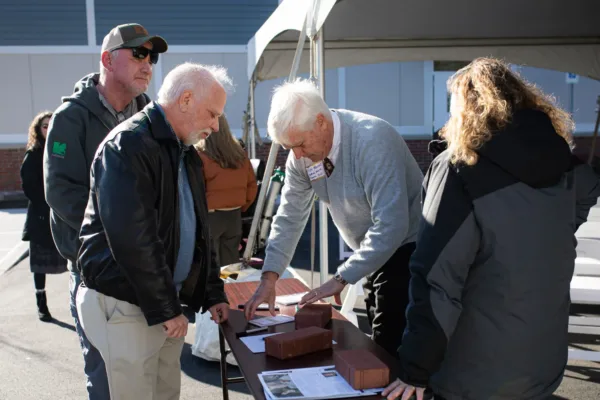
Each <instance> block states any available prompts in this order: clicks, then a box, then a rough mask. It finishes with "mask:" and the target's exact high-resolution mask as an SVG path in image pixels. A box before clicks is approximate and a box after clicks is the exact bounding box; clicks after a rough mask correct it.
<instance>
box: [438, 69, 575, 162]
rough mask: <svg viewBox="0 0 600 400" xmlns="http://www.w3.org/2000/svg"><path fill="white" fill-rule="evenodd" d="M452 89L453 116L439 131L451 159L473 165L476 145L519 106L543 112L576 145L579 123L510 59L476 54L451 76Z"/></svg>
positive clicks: (570, 143)
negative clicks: (509, 63) (529, 80)
mask: <svg viewBox="0 0 600 400" xmlns="http://www.w3.org/2000/svg"><path fill="white" fill-rule="evenodd" d="M448 91H449V92H450V93H451V94H452V103H453V104H452V106H451V112H450V119H449V120H448V122H447V123H446V125H445V126H444V127H443V128H442V129H441V131H440V137H442V138H444V139H445V140H446V141H447V142H448V151H449V152H450V154H451V158H450V160H451V162H452V163H453V164H457V163H464V164H467V165H475V164H476V163H477V160H478V155H477V150H478V149H479V148H481V146H483V145H484V144H485V143H486V142H487V141H489V140H490V139H491V138H492V134H493V132H496V131H498V130H500V129H502V128H503V127H505V126H506V125H507V124H509V123H510V122H511V120H512V116H513V114H514V113H515V112H516V111H518V110H523V109H534V110H539V111H542V112H544V113H545V114H546V115H548V117H549V118H550V120H551V121H552V125H553V126H554V129H555V130H556V133H558V134H559V135H560V136H562V137H563V138H564V139H565V141H567V143H568V144H569V145H570V146H571V147H573V136H572V132H573V130H574V128H575V123H574V122H573V119H572V118H571V115H570V114H569V113H568V112H566V111H564V110H563V109H561V108H560V107H559V106H558V105H557V103H556V100H555V99H554V97H552V96H550V95H547V94H545V93H543V92H542V91H541V90H540V89H539V88H537V87H536V86H535V85H533V84H531V83H529V82H527V81H526V80H524V79H523V78H521V77H520V76H519V74H518V73H516V72H514V71H512V70H511V68H510V67H509V65H508V64H507V63H505V62H503V61H500V60H498V59H494V58H477V59H475V60H474V61H473V62H471V63H470V64H469V65H467V66H466V67H464V68H462V69H460V70H459V71H457V72H456V73H455V74H454V75H453V76H452V78H450V80H449V82H448Z"/></svg>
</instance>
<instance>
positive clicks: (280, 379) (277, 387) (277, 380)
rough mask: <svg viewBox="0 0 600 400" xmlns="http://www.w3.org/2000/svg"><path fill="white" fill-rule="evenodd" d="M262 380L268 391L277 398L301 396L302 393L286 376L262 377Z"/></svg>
mask: <svg viewBox="0 0 600 400" xmlns="http://www.w3.org/2000/svg"><path fill="white" fill-rule="evenodd" d="M263 379H264V381H265V384H266V385H267V388H268V389H269V391H270V392H271V393H272V394H273V395H274V396H276V397H277V398H281V399H285V398H288V397H299V396H303V394H302V392H301V391H300V389H298V387H297V386H296V384H295V383H294V381H292V378H291V377H290V376H289V375H288V374H273V375H264V376H263Z"/></svg>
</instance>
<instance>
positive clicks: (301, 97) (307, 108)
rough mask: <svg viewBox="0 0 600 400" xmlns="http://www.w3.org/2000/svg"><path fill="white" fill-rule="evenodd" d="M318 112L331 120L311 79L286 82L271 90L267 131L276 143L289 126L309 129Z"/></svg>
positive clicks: (327, 108) (283, 137)
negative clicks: (271, 97)
mask: <svg viewBox="0 0 600 400" xmlns="http://www.w3.org/2000/svg"><path fill="white" fill-rule="evenodd" d="M319 114H323V115H324V116H325V118H326V119H327V120H329V121H331V111H329V107H327V104H326V103H325V100H323V98H322V97H321V94H320V93H319V90H318V89H317V87H316V86H315V85H314V84H313V83H312V82H311V81H309V80H306V79H296V80H295V81H293V82H285V83H283V84H282V85H280V86H277V87H276V88H275V89H274V90H273V99H272V100H271V111H270V112H269V120H268V122H267V127H268V132H269V135H270V136H271V138H272V139H273V141H274V142H275V143H281V140H282V139H283V140H286V139H288V136H287V135H288V133H289V132H290V131H292V130H298V131H308V130H311V129H312V128H313V127H314V124H315V122H316V120H317V115H319Z"/></svg>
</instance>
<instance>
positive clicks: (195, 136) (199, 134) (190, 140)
mask: <svg viewBox="0 0 600 400" xmlns="http://www.w3.org/2000/svg"><path fill="white" fill-rule="evenodd" d="M211 133H212V130H211V129H203V130H201V131H196V132H191V133H190V134H189V135H188V137H187V139H186V140H185V141H184V142H183V144H185V145H186V146H193V145H195V144H197V143H198V142H199V141H201V140H202V139H204V136H205V135H206V137H207V138H208V136H210V134H211Z"/></svg>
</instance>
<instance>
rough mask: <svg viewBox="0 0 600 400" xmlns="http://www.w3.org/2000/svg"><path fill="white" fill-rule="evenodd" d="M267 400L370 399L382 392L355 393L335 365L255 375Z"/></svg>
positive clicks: (376, 390) (364, 391)
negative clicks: (367, 397) (364, 397)
mask: <svg viewBox="0 0 600 400" xmlns="http://www.w3.org/2000/svg"><path fill="white" fill-rule="evenodd" d="M258 378H259V380H260V383H261V384H262V386H263V389H264V391H265V392H266V393H267V396H266V397H267V398H268V399H273V400H279V399H286V400H294V399H303V400H308V399H311V400H312V399H315V400H316V399H335V398H340V397H362V396H373V395H376V394H379V393H381V392H382V391H383V388H378V389H367V390H354V389H353V388H352V386H350V385H349V384H348V382H346V380H345V379H344V378H343V377H342V376H341V375H340V374H339V373H338V372H337V371H336V370H335V366H334V365H328V366H325V367H316V368H298V369H290V370H281V371H265V372H262V373H260V374H258Z"/></svg>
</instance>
